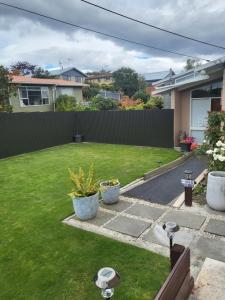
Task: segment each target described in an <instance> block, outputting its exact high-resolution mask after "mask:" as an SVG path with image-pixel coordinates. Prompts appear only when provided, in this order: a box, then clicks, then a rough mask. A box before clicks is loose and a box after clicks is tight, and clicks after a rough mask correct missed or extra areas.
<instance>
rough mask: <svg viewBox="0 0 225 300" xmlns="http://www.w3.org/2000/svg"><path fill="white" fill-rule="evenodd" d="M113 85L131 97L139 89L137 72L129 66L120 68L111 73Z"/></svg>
mask: <svg viewBox="0 0 225 300" xmlns="http://www.w3.org/2000/svg"><path fill="white" fill-rule="evenodd" d="M113 79H114V86H115V88H116V89H118V90H121V91H123V92H124V94H125V95H127V96H129V97H131V96H132V95H133V94H134V93H135V92H136V91H137V90H138V89H139V81H138V74H137V73H136V72H135V71H134V70H132V69H131V68H125V67H123V68H120V69H119V70H117V71H115V72H114V73H113Z"/></svg>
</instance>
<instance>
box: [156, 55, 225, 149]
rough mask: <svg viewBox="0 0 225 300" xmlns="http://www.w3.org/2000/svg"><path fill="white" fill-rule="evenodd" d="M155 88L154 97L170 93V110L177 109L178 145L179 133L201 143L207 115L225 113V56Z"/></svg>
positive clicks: (175, 120) (175, 132)
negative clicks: (214, 112)
mask: <svg viewBox="0 0 225 300" xmlns="http://www.w3.org/2000/svg"><path fill="white" fill-rule="evenodd" d="M153 85H154V87H155V91H153V94H160V95H164V94H168V93H171V101H170V104H169V108H172V109H174V143H175V145H177V144H178V138H177V137H178V134H179V131H185V132H186V133H187V134H188V135H190V136H193V137H194V138H195V139H196V141H197V142H198V143H202V142H203V140H204V131H205V129H206V126H207V117H208V112H209V111H220V110H221V109H222V110H225V57H222V58H220V59H217V60H214V61H211V62H209V63H206V64H203V65H201V66H198V67H196V68H194V69H192V70H189V71H187V72H183V73H180V74H177V75H174V76H172V77H170V78H165V79H162V80H160V81H158V82H155V83H153Z"/></svg>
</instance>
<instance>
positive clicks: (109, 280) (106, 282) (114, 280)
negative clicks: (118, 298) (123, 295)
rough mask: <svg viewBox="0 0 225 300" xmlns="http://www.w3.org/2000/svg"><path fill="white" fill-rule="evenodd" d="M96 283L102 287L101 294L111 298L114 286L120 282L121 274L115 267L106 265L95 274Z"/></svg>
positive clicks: (105, 297)
mask: <svg viewBox="0 0 225 300" xmlns="http://www.w3.org/2000/svg"><path fill="white" fill-rule="evenodd" d="M94 283H95V285H96V286H97V287H98V288H100V289H101V295H102V297H103V298H104V299H111V297H112V296H113V294H114V288H115V287H116V286H118V285H119V283H120V276H119V274H118V273H117V272H116V271H115V270H114V269H112V268H109V267H105V268H102V269H100V270H99V271H98V273H97V274H96V275H95V276H94Z"/></svg>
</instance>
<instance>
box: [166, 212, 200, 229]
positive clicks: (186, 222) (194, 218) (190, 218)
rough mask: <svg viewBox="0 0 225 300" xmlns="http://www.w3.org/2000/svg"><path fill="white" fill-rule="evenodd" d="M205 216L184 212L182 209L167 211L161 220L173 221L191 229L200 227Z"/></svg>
mask: <svg viewBox="0 0 225 300" xmlns="http://www.w3.org/2000/svg"><path fill="white" fill-rule="evenodd" d="M205 219H206V217H204V216H200V215H196V214H192V213H188V212H184V211H175V210H172V211H169V212H168V213H167V214H166V215H165V216H164V217H163V221H164V222H168V221H174V222H176V223H177V224H178V225H180V226H183V227H188V228H192V229H200V228H201V226H202V224H203V223H204V221H205Z"/></svg>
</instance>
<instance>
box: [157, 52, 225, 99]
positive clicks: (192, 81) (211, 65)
mask: <svg viewBox="0 0 225 300" xmlns="http://www.w3.org/2000/svg"><path fill="white" fill-rule="evenodd" d="M224 64H225V56H224V57H221V58H219V59H216V60H213V61H210V62H208V63H205V64H202V65H200V66H197V67H195V68H194V69H191V70H188V71H186V72H181V73H179V74H177V75H173V76H171V77H170V78H164V79H162V80H159V81H156V82H154V83H153V85H154V86H155V87H156V90H155V91H154V92H153V94H157V93H162V92H166V91H170V90H172V89H174V88H177V87H179V88H180V89H181V88H188V87H191V86H194V85H196V84H198V83H200V82H204V81H209V80H212V79H216V78H217V77H220V76H222V75H221V74H222V72H223V70H224V68H225V67H224Z"/></svg>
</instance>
